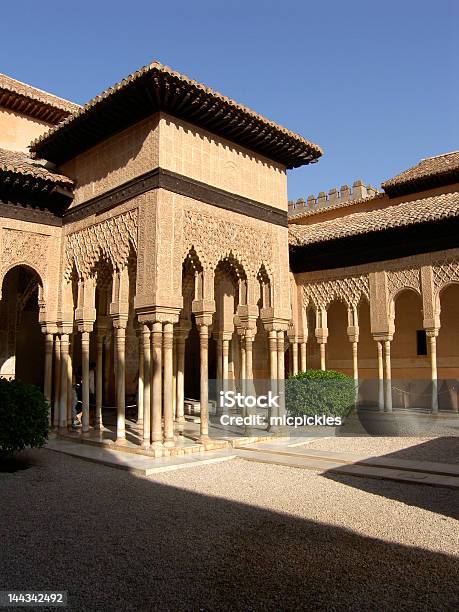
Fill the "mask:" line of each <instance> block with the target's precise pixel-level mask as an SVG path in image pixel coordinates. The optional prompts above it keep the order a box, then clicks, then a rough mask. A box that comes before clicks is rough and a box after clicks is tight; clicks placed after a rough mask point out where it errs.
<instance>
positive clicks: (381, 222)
mask: <svg viewBox="0 0 459 612" xmlns="http://www.w3.org/2000/svg"><path fill="white" fill-rule="evenodd" d="M452 217H459V192H457V191H456V192H453V193H444V194H441V195H437V196H432V197H430V198H423V199H421V200H415V201H411V202H403V203H402V204H397V205H396V206H388V207H386V208H382V209H378V210H371V211H366V212H359V213H352V214H349V215H346V216H344V217H339V218H337V219H330V220H329V221H323V222H322V223H314V224H311V225H297V224H292V225H290V226H289V242H290V245H291V246H305V245H310V244H316V243H319V242H327V241H331V240H337V239H340V238H348V237H351V236H358V235H362V234H370V233H372V232H380V231H383V230H385V229H389V228H394V227H403V226H410V225H415V224H417V223H427V222H432V221H440V220H442V219H448V218H452Z"/></svg>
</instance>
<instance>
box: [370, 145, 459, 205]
mask: <svg viewBox="0 0 459 612" xmlns="http://www.w3.org/2000/svg"><path fill="white" fill-rule="evenodd" d="M456 182H459V151H452V152H451V153H443V154H442V155H435V156H434V157H426V158H425V159H423V160H421V161H420V162H419V164H417V165H416V166H413V167H412V168H409V169H408V170H405V171H404V172H402V173H401V174H398V175H397V176H394V177H393V178H391V179H389V180H387V181H385V182H384V183H382V185H381V187H382V188H383V189H384V191H385V192H386V193H387V194H389V196H390V197H395V196H397V195H405V194H407V193H415V192H416V191H421V190H423V189H431V188H434V187H441V186H443V185H449V184H452V183H456Z"/></svg>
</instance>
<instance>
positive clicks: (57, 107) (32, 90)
mask: <svg viewBox="0 0 459 612" xmlns="http://www.w3.org/2000/svg"><path fill="white" fill-rule="evenodd" d="M0 107H3V108H7V109H9V110H12V111H14V112H17V113H21V114H22V115H27V116H28V117H33V118H35V119H39V120H40V121H44V122H45V123H50V124H52V125H56V124H57V123H59V122H60V121H62V120H63V119H65V118H66V117H68V116H69V115H70V114H71V113H73V112H75V111H76V110H78V109H80V108H81V106H80V105H79V104H75V103H74V102H69V101H68V100H64V98H59V97H58V96H54V95H53V94H50V93H48V92H46V91H42V90H41V89H37V88H36V87H32V86H31V85H27V83H22V82H21V81H17V80H16V79H13V78H11V77H9V76H7V75H6V74H1V73H0Z"/></svg>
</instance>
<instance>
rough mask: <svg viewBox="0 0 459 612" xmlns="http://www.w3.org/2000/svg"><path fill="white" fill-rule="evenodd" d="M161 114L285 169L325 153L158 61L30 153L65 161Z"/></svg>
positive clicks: (113, 89) (74, 117)
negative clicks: (222, 139)
mask: <svg viewBox="0 0 459 612" xmlns="http://www.w3.org/2000/svg"><path fill="white" fill-rule="evenodd" d="M157 111H164V112H167V113H169V114H171V115H174V116H176V117H180V118H182V119H184V120H186V121H189V122H190V123H193V124H195V125H198V126H200V127H203V128H204V129H207V130H209V131H211V132H213V133H215V134H219V135H221V136H222V137H224V138H227V139H228V140H231V141H233V142H235V143H237V144H240V145H242V146H244V147H246V148H248V149H251V150H253V151H255V152H257V153H259V154H262V155H264V156H266V157H268V158H270V159H272V160H274V161H277V162H279V163H282V164H284V165H285V166H287V168H295V167H298V166H302V165H305V164H308V163H311V162H312V161H314V160H317V159H318V158H319V157H320V156H321V155H322V153H323V151H322V149H321V148H320V147H319V146H318V145H316V144H314V143H312V142H309V141H307V140H305V139H304V138H303V137H302V136H299V135H298V134H295V133H294V132H290V131H289V130H287V129H285V128H283V127H281V126H280V125H278V124H277V123H274V122H273V121H270V120H268V119H266V118H265V117H262V116H261V115H258V114H257V113H255V112H254V111H252V110H250V109H248V108H247V107H245V106H243V105H241V104H238V103H237V102H235V101H234V100H231V99H230V98H227V97H225V96H222V95H221V94H219V93H217V92H215V91H213V90H212V89H210V88H208V87H206V86H205V85H202V84H201V83H198V82H196V81H194V80H192V79H189V78H188V77H186V76H184V75H182V74H180V73H178V72H175V71H173V70H171V69H170V68H168V67H167V66H163V65H162V64H160V63H159V62H153V63H152V64H150V65H148V66H145V67H144V68H141V69H140V70H138V71H137V72H134V73H133V74H131V75H130V76H128V77H127V78H126V79H123V80H122V81H121V82H120V83H118V84H116V85H114V86H113V87H110V88H109V89H107V90H106V91H105V92H103V93H102V94H101V95H99V96H97V97H95V98H94V99H93V100H91V101H90V102H88V103H87V104H85V105H84V106H83V107H82V108H81V110H79V111H77V112H76V113H74V114H73V115H72V116H70V117H68V118H67V119H66V120H65V121H63V122H62V123H61V124H60V125H59V126H56V127H55V128H52V129H51V130H49V131H48V132H47V133H46V134H44V135H43V136H41V137H40V138H38V139H36V140H35V141H34V142H33V143H32V144H31V151H32V152H33V153H34V154H35V155H37V156H39V157H42V158H44V159H48V160H50V161H52V162H54V163H63V162H64V161H67V160H68V159H70V158H72V157H74V156H75V155H78V154H79V153H81V152H82V151H84V150H86V149H88V148H90V147H92V146H94V145H95V144H97V143H98V142H101V141H102V140H104V139H106V138H108V137H109V136H111V135H112V134H114V133H116V132H119V131H121V130H122V129H125V128H126V127H128V126H129V125H133V124H134V123H136V122H138V121H140V120H142V119H144V118H145V117H147V116H148V115H151V114H152V113H154V112H157Z"/></svg>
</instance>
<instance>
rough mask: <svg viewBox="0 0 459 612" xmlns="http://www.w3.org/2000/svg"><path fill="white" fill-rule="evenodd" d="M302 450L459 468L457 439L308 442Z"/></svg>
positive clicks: (339, 439) (323, 439)
mask: <svg viewBox="0 0 459 612" xmlns="http://www.w3.org/2000/svg"><path fill="white" fill-rule="evenodd" d="M305 448H313V449H315V450H326V451H334V452H349V453H368V455H369V456H370V455H375V456H378V457H382V456H386V457H392V458H397V459H413V460H415V461H435V462H438V463H453V464H459V437H458V436H451V437H441V438H403V437H400V438H395V437H394V438H384V437H380V438H379V437H374V438H372V437H357V438H348V437H343V438H318V439H317V440H314V441H313V442H310V443H309V444H308V445H307V446H305Z"/></svg>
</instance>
